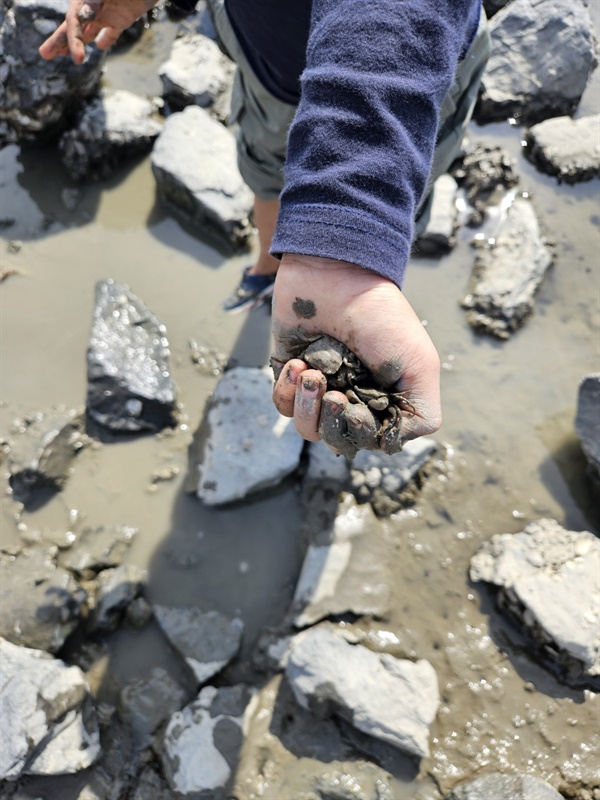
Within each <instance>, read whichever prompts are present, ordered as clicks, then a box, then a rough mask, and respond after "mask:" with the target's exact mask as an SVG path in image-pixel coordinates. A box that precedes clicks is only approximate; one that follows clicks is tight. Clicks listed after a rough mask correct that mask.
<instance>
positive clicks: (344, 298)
mask: <svg viewBox="0 0 600 800" xmlns="http://www.w3.org/2000/svg"><path fill="white" fill-rule="evenodd" d="M323 334H327V335H329V336H332V337H333V338H334V339H337V340H338V341H340V342H342V343H343V344H345V345H346V346H347V347H348V348H349V349H350V350H351V351H352V352H354V353H355V354H356V355H357V356H358V357H359V359H360V360H361V361H362V362H363V364H364V365H365V366H367V367H368V368H369V369H370V370H371V372H372V373H373V374H374V375H375V377H376V379H377V380H378V382H379V383H380V384H381V385H382V386H385V387H386V388H387V387H394V391H399V392H402V394H403V397H404V398H405V399H406V401H408V402H407V405H408V406H409V407H410V413H404V414H403V415H402V425H401V438H402V441H406V440H408V439H415V438H416V437H418V436H423V435H426V434H430V433H433V432H434V431H436V430H437V429H438V428H439V427H440V425H441V421H442V418H441V404H440V361H439V357H438V354H437V352H436V349H435V347H434V345H433V343H432V341H431V339H430V338H429V336H428V335H427V333H426V331H425V328H424V327H423V325H422V323H421V321H420V320H419V318H418V317H417V315H416V314H415V312H414V311H413V309H412V308H411V306H410V304H409V302H408V301H407V299H406V297H405V296H404V295H403V294H402V292H401V291H400V290H399V289H398V287H397V286H396V285H395V284H394V283H392V282H391V281H389V280H387V279H386V278H383V277H381V276H380V275H378V274H377V273H375V272H371V271H370V270H367V269H363V268H362V267H358V266H356V265H355V264H349V263H347V262H343V261H334V260H332V259H327V258H314V257H309V256H300V255H289V254H286V255H284V256H283V258H282V261H281V265H280V267H279V270H278V273H277V280H276V282H275V293H274V297H273V338H274V345H273V358H272V364H273V368H274V371H275V378H276V383H275V387H274V390H273V401H274V403H275V406H276V407H277V409H278V410H279V412H280V413H281V414H283V415H285V416H286V417H293V418H294V422H295V425H296V429H297V430H298V433H299V434H300V435H301V436H302V437H303V438H304V439H308V440H309V441H318V440H319V439H323V441H325V443H326V444H328V445H329V447H331V449H332V450H334V451H335V452H337V453H341V454H345V455H352V452H353V448H352V447H350V448H348V442H347V436H346V435H345V434H346V433H347V430H348V426H347V419H346V418H347V414H348V411H347V408H348V400H347V398H346V397H345V395H343V394H342V393H341V392H338V391H327V382H326V378H325V376H324V375H323V374H322V373H321V372H319V371H318V370H315V369H309V368H308V365H307V364H306V362H304V361H303V360H302V359H301V358H300V356H301V355H302V353H303V351H304V349H305V348H306V347H307V345H309V344H310V343H311V342H313V341H315V340H316V339H318V338H319V337H320V336H322V335H323ZM351 424H352V423H351ZM380 447H382V449H384V450H388V447H387V445H386V443H385V442H384V443H383V444H382V445H381V444H380ZM355 449H356V448H354V450H355ZM390 452H391V450H390Z"/></svg>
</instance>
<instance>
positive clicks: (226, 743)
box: [158, 686, 252, 798]
mask: <svg viewBox="0 0 600 800" xmlns="http://www.w3.org/2000/svg"><path fill="white" fill-rule="evenodd" d="M251 697H252V694H251V690H250V689H249V688H248V687H246V686H231V687H226V688H223V689H215V687H214V686H206V687H205V688H204V689H202V691H201V692H200V694H199V695H198V698H197V699H196V700H194V702H193V703H190V704H189V705H187V706H186V707H185V708H184V709H183V710H182V711H178V712H177V713H175V714H173V716H172V717H171V719H170V720H169V723H168V725H167V727H166V729H165V731H164V734H163V736H162V746H161V748H160V750H159V753H158V755H159V757H160V759H161V761H162V764H163V768H164V772H165V776H166V778H167V781H168V782H169V786H170V787H171V789H173V790H174V791H176V792H179V793H180V794H182V795H189V794H193V795H194V797H197V796H198V795H200V793H202V792H207V793H208V792H218V791H219V790H222V789H224V788H225V787H226V786H227V784H228V782H229V780H230V778H231V775H232V772H233V771H234V770H235V768H236V766H237V763H238V759H239V754H240V750H241V746H242V741H243V725H244V716H245V713H246V710H247V707H248V704H249V702H250V700H251ZM202 796H204V795H202ZM210 797H215V798H216V797H218V798H221V797H222V795H221V794H220V793H219V794H210Z"/></svg>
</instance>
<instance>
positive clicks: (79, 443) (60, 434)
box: [8, 408, 88, 502]
mask: <svg viewBox="0 0 600 800" xmlns="http://www.w3.org/2000/svg"><path fill="white" fill-rule="evenodd" d="M13 431H14V436H13V437H11V443H10V452H9V457H8V467H9V470H10V476H9V483H10V486H11V488H12V490H13V494H14V497H15V499H16V500H19V501H21V502H27V501H28V500H29V499H30V496H31V494H32V492H34V491H35V490H36V489H38V488H40V487H50V488H52V489H61V488H62V487H63V486H64V484H65V482H66V480H67V478H68V476H69V471H70V469H71V465H72V462H73V459H74V458H75V456H76V455H77V453H79V451H80V450H81V449H82V448H83V447H85V445H86V444H87V443H88V439H87V437H86V435H85V433H84V416H83V412H82V411H80V410H76V409H72V410H67V409H65V408H57V409H53V410H51V411H49V412H39V413H37V414H34V415H32V416H29V417H24V418H23V419H19V420H16V421H15V423H14V425H13Z"/></svg>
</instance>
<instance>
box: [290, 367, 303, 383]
mask: <svg viewBox="0 0 600 800" xmlns="http://www.w3.org/2000/svg"><path fill="white" fill-rule="evenodd" d="M301 372H302V368H301V367H290V368H289V369H288V371H287V376H286V377H287V380H288V382H289V383H293V384H296V383H297V382H298V377H299V375H300V373H301Z"/></svg>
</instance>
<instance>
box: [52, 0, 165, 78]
mask: <svg viewBox="0 0 600 800" xmlns="http://www.w3.org/2000/svg"><path fill="white" fill-rule="evenodd" d="M156 1H157V0H70V3H69V8H68V10H67V13H66V15H65V19H64V21H63V22H62V23H61V25H59V27H58V28H57V29H56V30H55V31H54V33H53V34H51V35H50V36H49V37H48V38H47V39H46V41H45V42H44V43H43V44H42V45H41V46H40V48H39V51H38V52H39V54H40V56H41V57H42V58H45V59H46V60H49V61H50V60H52V59H53V58H57V57H59V56H67V55H69V53H70V54H71V57H72V59H73V61H74V62H75V63H76V64H81V63H83V61H84V59H85V45H86V44H89V43H90V42H95V43H96V46H97V47H98V48H99V49H100V50H108V48H109V47H112V45H113V44H114V43H115V42H116V41H117V39H118V38H119V36H120V35H121V34H122V33H123V31H124V30H126V29H127V28H129V26H130V25H133V23H134V22H135V21H136V20H137V19H139V18H140V17H141V16H143V15H144V14H146V13H147V12H148V11H150V9H151V8H153V7H154V5H155V4H156Z"/></svg>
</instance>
